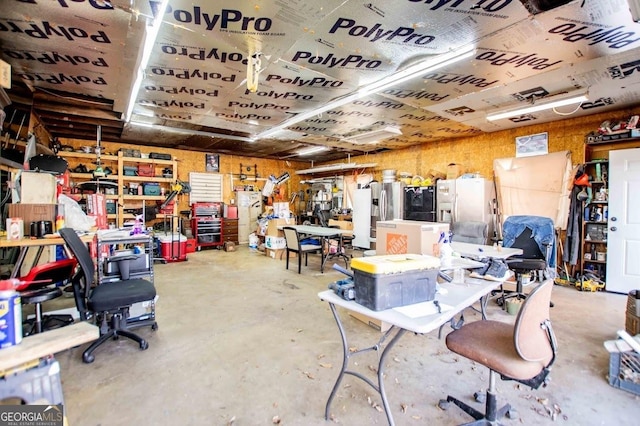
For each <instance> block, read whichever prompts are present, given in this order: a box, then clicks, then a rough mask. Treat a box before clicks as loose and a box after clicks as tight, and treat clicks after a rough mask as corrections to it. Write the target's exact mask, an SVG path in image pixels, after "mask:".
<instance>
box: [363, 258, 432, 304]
mask: <svg viewBox="0 0 640 426" xmlns="http://www.w3.org/2000/svg"><path fill="white" fill-rule="evenodd" d="M439 265H440V260H439V259H438V258H436V257H433V256H420V255H387V256H370V257H362V258H355V259H353V260H352V261H351V269H352V270H353V281H354V286H355V290H356V299H355V301H356V302H357V303H359V304H361V305H362V306H365V307H367V308H369V309H371V310H372V311H382V310H385V309H390V308H395V307H398V306H405V305H411V304H414V303H420V302H427V301H430V300H433V299H434V298H435V295H436V283H437V279H438V271H439Z"/></svg>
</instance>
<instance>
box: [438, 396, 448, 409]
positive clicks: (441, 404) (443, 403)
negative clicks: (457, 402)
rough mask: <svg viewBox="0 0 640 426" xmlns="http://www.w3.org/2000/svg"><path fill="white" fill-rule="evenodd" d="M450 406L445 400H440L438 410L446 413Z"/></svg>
mask: <svg viewBox="0 0 640 426" xmlns="http://www.w3.org/2000/svg"><path fill="white" fill-rule="evenodd" d="M450 405H451V403H450V402H449V401H447V400H446V399H441V400H440V401H439V402H438V408H439V409H441V410H443V411H447V410H448V409H449V406H450Z"/></svg>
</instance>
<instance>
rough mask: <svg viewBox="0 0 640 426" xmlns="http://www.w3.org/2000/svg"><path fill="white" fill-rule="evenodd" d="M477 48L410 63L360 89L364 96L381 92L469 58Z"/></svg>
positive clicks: (359, 91) (468, 48)
mask: <svg viewBox="0 0 640 426" xmlns="http://www.w3.org/2000/svg"><path fill="white" fill-rule="evenodd" d="M475 53H476V50H475V48H473V47H470V46H469V47H467V48H465V49H463V50H461V51H460V50H459V51H451V52H448V53H443V54H441V55H438V56H436V57H435V58H434V59H433V60H426V61H421V62H419V63H416V64H413V65H410V66H409V67H407V68H405V69H403V70H401V71H398V72H396V73H393V74H391V75H389V76H387V77H384V78H382V79H380V80H378V81H376V82H374V83H371V84H368V85H366V86H365V87H363V88H362V89H360V90H358V93H360V94H361V95H362V96H366V95H369V94H371V93H375V92H381V91H383V90H384V89H387V88H389V87H391V86H395V85H397V84H400V83H404V82H405V81H408V80H411V79H413V78H416V77H418V76H419V75H422V74H425V73H427V72H432V71H435V70H437V69H440V68H444V67H447V66H449V65H451V64H454V63H456V62H459V61H462V60H464V59H468V58H470V57H472V56H473V55H475Z"/></svg>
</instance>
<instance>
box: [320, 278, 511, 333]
mask: <svg viewBox="0 0 640 426" xmlns="http://www.w3.org/2000/svg"><path fill="white" fill-rule="evenodd" d="M500 284H501V282H499V281H488V280H482V279H476V278H469V277H467V278H466V279H465V282H464V284H454V283H442V284H440V287H441V288H443V289H445V290H446V294H441V293H437V294H436V297H435V300H437V301H438V302H439V303H440V304H441V305H442V306H447V305H448V306H450V307H451V309H449V310H445V311H444V312H442V313H439V314H438V313H430V311H429V312H428V313H427V314H426V315H424V316H419V317H416V318H411V317H409V316H407V315H405V314H403V313H401V312H399V311H398V310H395V309H386V310H384V311H372V310H371V309H368V308H366V307H364V306H362V305H361V304H359V303H356V302H355V301H352V300H345V299H343V298H341V297H340V296H338V295H337V294H336V293H335V292H334V291H333V290H325V291H322V292H320V293H318V297H319V298H320V299H321V300H324V301H326V302H328V303H332V304H334V305H336V306H340V307H342V308H345V309H348V310H350V311H353V312H357V313H360V314H363V315H366V316H368V317H370V318H373V319H377V320H380V321H384V322H387V323H389V324H392V325H394V326H396V327H399V328H402V329H405V330H408V331H411V332H414V333H420V334H424V333H429V332H431V331H433V330H435V329H437V328H438V327H440V326H441V325H442V324H445V323H447V322H448V321H449V320H450V319H451V318H453V317H454V316H455V315H456V314H458V313H459V312H461V311H462V310H464V309H465V308H467V307H469V306H471V305H472V304H474V303H475V302H477V301H478V300H479V299H480V298H481V297H483V296H486V295H487V294H489V293H490V292H491V290H494V289H496V288H498V287H499V286H500Z"/></svg>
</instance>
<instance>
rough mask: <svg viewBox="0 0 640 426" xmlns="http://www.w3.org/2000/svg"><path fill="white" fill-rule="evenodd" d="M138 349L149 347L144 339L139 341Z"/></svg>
mask: <svg viewBox="0 0 640 426" xmlns="http://www.w3.org/2000/svg"><path fill="white" fill-rule="evenodd" d="M140 349H141V350H143V351H144V350H146V349H149V344H148V343H147V341H146V340H143V341H142V342H140Z"/></svg>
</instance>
